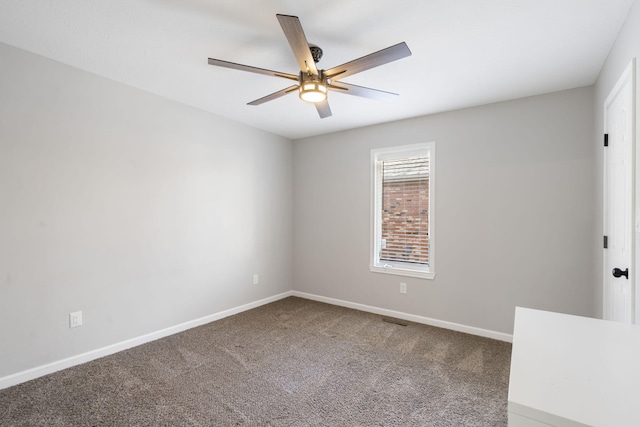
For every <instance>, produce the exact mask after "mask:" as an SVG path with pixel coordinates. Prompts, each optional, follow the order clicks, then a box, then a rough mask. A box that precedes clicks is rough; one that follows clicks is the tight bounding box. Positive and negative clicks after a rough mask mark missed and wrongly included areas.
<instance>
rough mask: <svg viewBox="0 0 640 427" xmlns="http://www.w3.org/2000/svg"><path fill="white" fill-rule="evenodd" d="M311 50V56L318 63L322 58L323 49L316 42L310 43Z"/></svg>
mask: <svg viewBox="0 0 640 427" xmlns="http://www.w3.org/2000/svg"><path fill="white" fill-rule="evenodd" d="M309 50H310V51H311V57H312V58H313V62H315V63H316V64H317V63H318V62H320V60H321V59H322V49H321V48H320V47H319V46H316V45H315V44H311V43H309Z"/></svg>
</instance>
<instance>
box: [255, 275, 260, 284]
mask: <svg viewBox="0 0 640 427" xmlns="http://www.w3.org/2000/svg"><path fill="white" fill-rule="evenodd" d="M258 283H260V278H259V277H258V275H257V274H254V275H253V284H254V285H257V284H258Z"/></svg>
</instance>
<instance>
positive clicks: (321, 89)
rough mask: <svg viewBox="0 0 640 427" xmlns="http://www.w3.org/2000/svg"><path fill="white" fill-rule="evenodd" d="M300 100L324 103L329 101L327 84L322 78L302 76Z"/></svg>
mask: <svg viewBox="0 0 640 427" xmlns="http://www.w3.org/2000/svg"><path fill="white" fill-rule="evenodd" d="M300 80H301V81H300V89H299V91H300V93H299V96H300V99H302V100H303V101H306V102H312V103H316V102H322V101H324V100H325V99H327V83H326V81H325V79H324V78H322V77H321V76H305V75H304V74H301V76H300Z"/></svg>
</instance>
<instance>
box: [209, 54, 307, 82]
mask: <svg viewBox="0 0 640 427" xmlns="http://www.w3.org/2000/svg"><path fill="white" fill-rule="evenodd" d="M209 65H215V66H217V67H224V68H232V69H234V70H240V71H248V72H250V73H257V74H265V75H267V76H274V77H283V78H285V79H289V80H296V81H297V80H298V76H296V75H294V74H289V73H281V72H279V71H271V70H266V69H264V68H258V67H252V66H250V65H242V64H236V63H235V62H229V61H223V60H222V59H213V58H209Z"/></svg>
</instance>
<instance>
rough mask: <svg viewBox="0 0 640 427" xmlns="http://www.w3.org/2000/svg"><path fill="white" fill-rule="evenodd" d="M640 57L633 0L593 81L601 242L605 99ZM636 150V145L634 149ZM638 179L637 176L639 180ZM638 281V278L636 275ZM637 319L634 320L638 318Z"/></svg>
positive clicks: (639, 7)
mask: <svg viewBox="0 0 640 427" xmlns="http://www.w3.org/2000/svg"><path fill="white" fill-rule="evenodd" d="M637 57H640V2H637V1H636V2H634V4H633V6H632V7H631V10H630V11H629V15H628V16H627V20H626V22H625V24H624V26H623V27H622V29H621V30H620V34H619V35H618V39H617V40H616V42H615V43H614V45H613V47H612V48H611V52H610V53H609V56H608V58H607V60H606V61H605V63H604V65H603V67H602V70H601V71H600V76H599V77H598V80H597V82H596V84H595V101H594V105H595V116H594V123H595V136H594V137H593V141H594V143H593V147H594V148H593V150H594V156H595V158H596V161H595V166H596V169H595V171H596V173H595V176H594V178H595V179H594V188H595V189H596V192H597V194H596V197H595V201H596V206H595V208H594V211H595V212H596V214H597V220H596V227H595V228H594V232H595V235H594V241H596V242H598V243H600V242H601V241H602V229H603V228H602V209H603V206H602V188H603V164H604V163H603V162H604V160H603V152H604V151H603V146H602V134H603V133H604V102H605V100H606V98H607V96H608V95H609V93H610V92H611V90H612V89H613V87H614V86H615V84H616V82H617V81H618V79H619V78H620V76H621V75H622V73H623V72H624V70H625V68H627V65H629V63H630V62H631V60H632V59H633V58H637ZM638 65H640V64H636V80H637V78H638ZM638 99H640V96H638V84H637V83H636V103H637V100H638ZM638 114H640V109H638V108H637V107H636V123H640V121H638ZM638 130H639V129H638V126H637V124H636V144H637V141H639V140H640V138H638V136H639V135H638ZM638 151H639V150H637V149H636V153H637V152H638ZM638 164H640V163H638V162H637V161H636V171H638ZM636 178H637V179H640V173H638V172H636ZM638 182H640V180H639V181H638ZM638 190H640V185H638V184H636V200H640V194H639V193H638ZM636 242H640V234H639V233H636ZM595 247H596V248H597V251H596V253H594V258H593V260H594V261H593V262H594V264H595V265H596V266H597V268H598V270H597V272H596V276H597V278H598V282H597V283H596V286H595V287H594V290H593V293H594V305H595V310H596V312H597V315H598V317H601V316H602V249H601V246H600V244H597V245H596V246H595ZM636 255H640V251H637V250H636ZM638 266H640V260H639V259H638V258H636V269H635V270H636V271H637V267H638ZM636 276H637V273H636ZM636 281H637V279H636ZM636 301H637V302H636V313H637V314H636V317H637V318H638V319H640V298H638V293H636ZM638 319H636V321H637V320H638Z"/></svg>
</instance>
